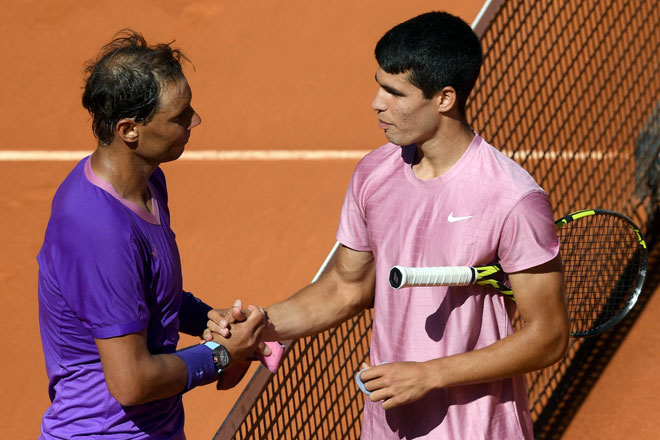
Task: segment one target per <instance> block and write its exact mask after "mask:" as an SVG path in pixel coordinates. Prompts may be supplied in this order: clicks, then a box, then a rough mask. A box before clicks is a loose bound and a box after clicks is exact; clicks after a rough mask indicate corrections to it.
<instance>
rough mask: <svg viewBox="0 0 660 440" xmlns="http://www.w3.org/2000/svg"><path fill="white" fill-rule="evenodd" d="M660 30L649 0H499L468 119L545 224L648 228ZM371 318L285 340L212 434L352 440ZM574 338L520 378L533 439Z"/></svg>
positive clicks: (573, 362)
mask: <svg viewBox="0 0 660 440" xmlns="http://www.w3.org/2000/svg"><path fill="white" fill-rule="evenodd" d="M659 29H660V8H658V7H657V4H656V1H655V0H632V1H620V0H613V1H605V2H601V1H596V0H593V1H591V0H590V1H583V0H572V1H552V2H549V1H548V2H545V1H543V2H542V1H532V0H511V1H503V2H501V4H500V6H499V8H498V9H497V12H496V13H495V14H494V16H493V17H492V20H491V21H490V25H489V26H488V27H487V28H486V30H485V32H484V33H483V35H482V36H481V38H482V46H483V48H484V66H483V69H482V72H481V76H480V79H479V81H478V82H477V84H476V86H475V90H474V91H473V94H472V95H471V99H470V100H469V102H468V120H470V121H471V122H472V126H473V127H474V129H475V130H476V131H477V132H478V133H480V134H481V135H482V136H483V137H484V138H485V139H486V140H487V141H489V142H490V143H491V144H493V145H495V146H497V147H498V148H500V149H501V150H502V151H504V152H505V153H506V154H508V155H510V156H511V157H512V158H513V159H514V160H516V161H518V162H519V163H520V164H522V165H523V167H525V168H526V169H527V170H528V171H529V172H530V173H531V174H532V175H533V176H534V178H535V179H536V180H537V182H539V184H540V185H541V186H542V187H543V188H544V189H545V190H546V191H547V192H548V194H549V195H550V197H551V200H552V203H553V206H554V210H555V212H554V213H555V218H559V217H561V216H563V215H565V214H567V213H568V212H571V211H576V210H578V209H584V208H593V207H603V208H607V209H610V210H613V211H619V212H622V213H624V214H626V215H628V216H629V217H631V218H633V220H635V222H636V223H637V224H639V225H641V230H642V233H646V232H647V231H646V229H647V228H648V225H649V224H650V221H651V216H652V214H653V212H654V210H655V206H656V205H657V202H658V194H657V192H658V173H659V171H660V160H659V159H658V157H659V156H658V153H659V150H660V124H659V122H660V90H659V89H660V78H659V72H658V69H660V50H659V46H660V33H659V32H660V31H659ZM371 319H372V315H371V312H370V311H366V312H364V313H363V314H361V315H359V316H357V317H356V318H354V319H352V320H350V321H348V322H345V323H344V324H342V325H341V326H340V327H338V328H336V329H333V330H332V331H328V332H324V333H322V334H320V335H318V336H315V337H308V338H304V339H300V340H297V341H293V342H292V343H291V345H290V348H289V350H288V351H287V354H286V358H285V359H284V362H283V365H282V367H281V368H280V369H279V371H278V372H277V373H276V374H274V375H272V376H266V375H265V374H267V373H264V372H263V370H262V371H260V372H258V373H257V375H259V374H261V376H260V378H261V379H260V380H257V379H258V378H257V377H256V376H255V378H253V380H252V382H251V383H250V384H249V385H248V387H247V388H246V390H245V391H244V393H243V395H242V397H241V399H239V403H238V404H237V406H236V407H235V408H234V410H233V411H232V413H231V414H230V416H229V417H228V418H227V420H226V421H225V423H224V424H223V426H222V427H221V428H220V430H219V431H218V433H217V434H216V437H215V438H217V439H225V438H238V439H294V438H296V439H297V438H305V439H317V438H318V439H321V438H322V439H330V438H337V439H350V438H357V437H359V433H360V424H361V421H360V413H361V408H362V404H363V395H362V393H361V392H359V391H358V389H357V386H356V384H355V381H354V380H353V375H354V374H355V373H356V372H357V371H358V369H359V366H360V363H361V362H362V361H363V360H366V359H367V358H368V350H369V349H368V344H369V338H370V328H371ZM519 325H520V323H519V322H517V321H515V322H514V326H519ZM585 341H589V339H572V340H571V343H570V346H569V350H568V354H567V356H566V357H565V358H564V359H563V360H562V361H560V362H558V363H557V364H555V365H553V366H551V367H549V368H546V369H544V370H541V371H538V372H535V373H531V374H528V375H527V376H526V381H527V384H528V388H529V402H530V408H531V413H532V419H533V421H534V429H535V432H536V435H537V437H543V436H547V434H548V426H549V425H550V424H551V423H550V422H551V420H549V418H548V417H549V416H548V414H551V411H549V410H550V409H552V408H551V407H552V406H553V405H556V402H557V395H558V394H561V393H565V392H566V386H567V385H566V384H565V379H566V378H567V377H568V376H569V374H570V373H571V371H574V370H575V369H576V368H577V365H578V364H579V363H580V362H583V361H584V359H583V353H582V352H581V348H584V347H583V344H587V342H585ZM585 346H586V345H585Z"/></svg>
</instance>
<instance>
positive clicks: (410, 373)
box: [360, 362, 433, 409]
mask: <svg viewBox="0 0 660 440" xmlns="http://www.w3.org/2000/svg"><path fill="white" fill-rule="evenodd" d="M426 365H427V364H425V363H422V362H392V363H386V364H381V365H378V366H376V367H369V365H367V364H365V363H363V364H362V367H361V368H368V369H367V370H365V371H363V372H362V373H361V374H360V380H362V382H364V386H365V388H366V389H367V390H368V391H369V392H370V393H371V394H370V395H369V399H371V401H372V402H379V401H382V402H383V403H382V407H383V409H390V408H394V407H397V406H400V405H405V404H406V403H411V402H414V401H416V400H419V399H421V398H422V397H424V396H425V395H426V394H427V393H428V392H429V391H431V390H432V389H433V386H432V384H431V380H430V379H431V377H430V375H431V373H430V371H429V369H428V368H427V366H426Z"/></svg>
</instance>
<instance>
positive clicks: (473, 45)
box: [375, 12, 483, 115]
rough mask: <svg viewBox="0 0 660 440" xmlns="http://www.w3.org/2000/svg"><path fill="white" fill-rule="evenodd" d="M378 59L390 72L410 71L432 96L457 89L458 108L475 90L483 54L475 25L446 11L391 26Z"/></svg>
mask: <svg viewBox="0 0 660 440" xmlns="http://www.w3.org/2000/svg"><path fill="white" fill-rule="evenodd" d="M375 54H376V60H377V61H378V65H379V66H380V68H381V69H383V70H384V71H385V72H387V73H391V74H399V73H406V72H409V74H410V77H409V80H410V82H411V83H412V84H413V85H414V86H416V87H418V88H419V89H421V90H422V93H423V94H424V97H425V98H426V99H431V98H432V97H433V96H434V95H435V94H436V93H437V92H439V91H440V90H442V89H443V88H444V87H447V86H451V87H453V88H454V90H456V95H457V97H458V109H459V111H460V112H461V114H463V115H465V103H466V101H467V97H468V95H469V94H470V92H471V91H472V88H473V87H474V84H475V82H476V81H477V77H478V76H479V70H480V69H481V64H482V59H483V55H482V52H481V43H480V42H479V38H478V37H477V35H476V34H475V33H474V31H473V30H472V28H471V27H470V26H469V25H468V24H467V23H465V22H464V21H463V20H461V19H460V18H459V17H456V16H454V15H451V14H448V13H446V12H427V13H425V14H422V15H418V16H417V17H415V18H412V19H410V20H408V21H405V22H403V23H401V24H398V25H397V26H395V27H393V28H392V29H390V30H389V31H388V32H387V33H386V34H385V35H383V37H382V38H381V39H380V41H378V44H377V45H376V50H375Z"/></svg>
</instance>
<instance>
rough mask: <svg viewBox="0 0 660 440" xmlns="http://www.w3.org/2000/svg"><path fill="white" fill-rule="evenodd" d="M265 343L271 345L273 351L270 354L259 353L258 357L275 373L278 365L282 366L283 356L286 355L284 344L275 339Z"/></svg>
mask: <svg viewBox="0 0 660 440" xmlns="http://www.w3.org/2000/svg"><path fill="white" fill-rule="evenodd" d="M265 344H266V345H267V346H268V347H270V350H271V353H270V354H269V355H268V356H264V355H263V354H261V353H259V354H257V356H256V358H257V359H258V360H260V361H261V363H262V364H264V366H265V367H266V368H268V370H269V371H270V372H271V373H275V372H276V371H277V367H279V366H280V362H282V357H283V356H284V345H282V343H280V342H275V341H269V342H266V343H265Z"/></svg>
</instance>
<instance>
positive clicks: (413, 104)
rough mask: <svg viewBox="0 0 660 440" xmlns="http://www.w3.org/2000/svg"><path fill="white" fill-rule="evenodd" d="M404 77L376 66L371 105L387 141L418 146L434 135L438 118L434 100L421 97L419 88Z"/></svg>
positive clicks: (402, 74)
mask: <svg viewBox="0 0 660 440" xmlns="http://www.w3.org/2000/svg"><path fill="white" fill-rule="evenodd" d="M408 76H409V74H408V73H399V74H391V73H387V72H385V71H384V70H383V69H380V68H379V69H378V70H377V71H376V82H377V83H378V85H379V88H378V92H377V93H376V96H375V98H374V100H373V102H372V103H371V108H372V109H374V110H376V111H377V112H378V122H379V125H380V128H382V129H383V130H385V136H386V137H387V140H389V141H390V142H392V143H393V144H396V145H410V144H417V145H421V144H423V143H424V142H426V141H427V140H429V139H431V138H433V137H434V136H435V135H436V134H437V132H438V129H439V120H440V118H439V113H438V108H437V105H436V100H435V99H426V98H424V95H423V93H422V90H421V89H419V88H418V87H416V86H414V85H412V84H411V83H410V82H409V81H408Z"/></svg>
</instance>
